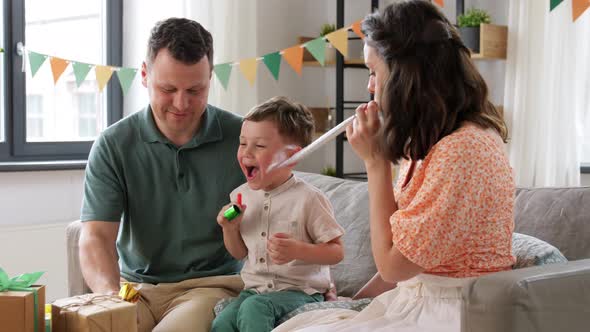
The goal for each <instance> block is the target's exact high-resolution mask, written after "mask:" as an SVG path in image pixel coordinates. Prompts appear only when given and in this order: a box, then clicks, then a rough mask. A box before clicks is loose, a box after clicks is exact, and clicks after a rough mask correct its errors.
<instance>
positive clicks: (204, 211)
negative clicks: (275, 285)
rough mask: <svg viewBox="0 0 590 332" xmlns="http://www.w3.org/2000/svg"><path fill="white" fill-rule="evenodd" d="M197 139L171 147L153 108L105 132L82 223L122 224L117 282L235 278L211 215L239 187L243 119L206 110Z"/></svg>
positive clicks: (91, 168) (90, 173)
mask: <svg viewBox="0 0 590 332" xmlns="http://www.w3.org/2000/svg"><path fill="white" fill-rule="evenodd" d="M203 121H204V122H203V123H202V124H201V128H200V130H199V131H198V133H197V134H196V135H195V136H194V137H193V139H192V140H191V141H190V142H188V143H187V144H185V145H183V146H181V147H176V146H175V145H174V144H172V143H171V142H170V141H169V140H168V139H167V138H166V137H165V136H164V135H163V134H162V133H160V131H159V130H158V129H157V127H156V124H155V122H154V118H153V115H152V112H151V108H150V107H147V108H146V109H145V110H143V111H141V112H138V113H135V114H133V115H130V116H128V117H126V118H125V119H123V120H121V121H119V122H117V123H116V124H114V125H112V126H110V127H109V128H107V129H106V130H105V131H104V132H103V133H102V134H101V135H100V137H99V138H98V139H97V140H96V142H95V143H94V145H93V146H92V149H91V151H90V156H89V158H88V166H87V167H86V178H85V184H84V200H83V203H82V216H81V219H82V221H91V220H99V221H110V222H121V224H120V230H119V237H118V239H117V251H118V254H119V263H120V267H121V275H122V276H123V277H124V278H125V279H127V280H130V281H135V282H147V283H160V282H177V281H181V280H186V279H191V278H199V277H206V276H212V275H225V274H234V273H237V272H238V271H239V269H240V267H241V265H240V263H239V262H238V261H236V260H235V259H233V258H232V257H231V255H230V254H229V253H228V252H227V251H226V249H225V247H224V245H223V236H222V232H221V228H220V227H219V225H218V224H217V221H216V217H217V213H218V212H219V210H220V209H221V207H222V206H223V205H224V204H227V203H228V202H229V193H230V192H231V191H232V190H233V189H235V188H236V187H238V186H239V185H241V184H242V183H244V182H245V178H244V176H243V174H242V172H241V170H240V167H239V164H238V162H237V157H236V153H237V149H238V146H239V135H240V128H241V124H242V119H241V118H240V117H239V116H237V115H235V114H232V113H229V112H226V111H222V110H220V109H218V108H215V107H213V106H210V105H208V106H207V110H206V112H205V113H204V119H203Z"/></svg>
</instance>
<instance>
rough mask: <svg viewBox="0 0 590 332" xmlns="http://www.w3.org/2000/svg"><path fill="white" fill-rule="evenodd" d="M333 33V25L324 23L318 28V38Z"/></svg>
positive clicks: (334, 27) (334, 26) (334, 28)
mask: <svg viewBox="0 0 590 332" xmlns="http://www.w3.org/2000/svg"><path fill="white" fill-rule="evenodd" d="M334 31H336V25H335V24H330V23H324V24H322V27H321V28H320V36H322V37H325V36H326V35H327V34H329V33H330V32H334Z"/></svg>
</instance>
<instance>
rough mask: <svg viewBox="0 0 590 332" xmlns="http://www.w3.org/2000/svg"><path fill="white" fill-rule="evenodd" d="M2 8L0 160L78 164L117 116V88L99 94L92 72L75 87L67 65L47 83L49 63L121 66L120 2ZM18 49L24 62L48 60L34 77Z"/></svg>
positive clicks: (34, 2) (113, 84) (29, 1)
mask: <svg viewBox="0 0 590 332" xmlns="http://www.w3.org/2000/svg"><path fill="white" fill-rule="evenodd" d="M2 5H3V13H2V14H3V16H2V17H3V22H4V23H3V24H2V25H3V26H2V27H1V28H2V29H3V30H0V31H6V32H7V33H6V34H5V35H3V37H4V38H3V40H4V43H3V45H5V46H4V48H5V49H6V53H5V54H4V60H5V62H6V65H5V68H6V70H4V71H2V72H4V77H1V76H0V79H2V81H1V82H2V83H4V82H5V83H6V84H2V87H4V88H5V90H4V92H5V96H6V98H5V99H3V100H2V106H3V107H2V108H0V111H2V110H4V111H3V112H2V113H0V127H1V128H0V134H3V136H0V138H1V137H3V138H4V140H2V141H0V161H3V162H20V161H61V160H63V161H66V160H85V159H86V158H87V157H88V152H89V151H90V146H91V145H92V141H93V140H94V139H96V137H97V136H98V135H99V134H100V132H101V131H102V130H104V129H105V128H106V127H107V126H108V125H109V124H111V123H114V122H115V121H117V120H119V119H120V118H121V117H122V113H123V112H122V105H123V103H122V93H121V88H120V86H119V82H118V80H117V79H116V78H115V77H116V76H115V75H114V76H112V77H111V80H110V81H109V83H108V85H107V86H106V87H105V88H104V89H103V90H102V92H99V89H98V84H97V82H96V79H95V74H94V68H92V69H91V70H90V71H89V72H88V75H87V76H86V79H85V80H84V81H83V82H82V83H81V84H80V85H78V83H77V82H76V77H75V74H74V71H73V68H72V65H71V63H69V64H68V66H67V67H66V70H65V71H64V72H63V73H62V74H61V75H60V76H59V78H58V80H57V82H54V77H53V73H52V70H51V64H50V58H51V57H58V58H62V59H66V60H72V61H78V62H82V63H87V64H92V65H94V64H100V65H113V66H120V65H121V61H122V52H121V50H122V45H121V41H122V0H89V1H78V0H54V1H46V0H25V1H9V0H3V2H2ZM8 31H10V33H8ZM18 43H22V44H23V45H24V46H25V48H24V49H25V55H28V52H29V51H33V52H36V53H40V54H44V55H48V56H49V57H48V58H47V59H45V61H44V62H43V64H42V65H41V67H40V68H39V69H38V71H37V72H36V74H35V76H34V77H33V76H32V74H31V70H30V68H31V67H30V62H29V59H28V57H27V56H21V55H19V54H18V53H17V49H18V47H17V44H18ZM0 45H2V44H0ZM9 46H10V47H9ZM23 61H24V64H23ZM22 67H24V68H26V71H25V72H24V73H23V72H22Z"/></svg>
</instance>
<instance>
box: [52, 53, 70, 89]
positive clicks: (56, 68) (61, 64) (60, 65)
mask: <svg viewBox="0 0 590 332" xmlns="http://www.w3.org/2000/svg"><path fill="white" fill-rule="evenodd" d="M49 63H50V64H51V73H52V74H53V84H57V80H58V79H59V77H60V76H61V74H63V72H64V71H65V70H66V68H67V67H68V64H69V62H68V61H66V60H64V59H61V58H57V57H52V58H50V59H49Z"/></svg>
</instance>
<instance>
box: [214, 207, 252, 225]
mask: <svg viewBox="0 0 590 332" xmlns="http://www.w3.org/2000/svg"><path fill="white" fill-rule="evenodd" d="M234 204H235V205H238V206H239V207H240V210H241V211H242V212H241V213H240V214H239V215H237V216H236V217H235V218H234V219H232V220H231V221H230V220H227V219H226V218H225V217H224V216H223V213H224V212H225V210H227V209H229V208H230V207H231V206H232V205H234ZM245 211H246V205H239V204H237V203H229V204H227V205H225V206H224V207H222V208H221V210H220V211H219V213H218V214H217V223H218V224H219V226H221V228H223V231H224V232H228V231H229V232H239V231H240V224H241V223H242V218H244V212H245Z"/></svg>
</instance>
